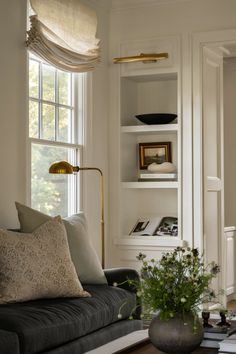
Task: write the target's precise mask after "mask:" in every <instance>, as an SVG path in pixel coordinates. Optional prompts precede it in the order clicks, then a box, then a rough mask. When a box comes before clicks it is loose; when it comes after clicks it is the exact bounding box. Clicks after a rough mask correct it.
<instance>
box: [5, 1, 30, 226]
mask: <svg viewBox="0 0 236 354" xmlns="http://www.w3.org/2000/svg"><path fill="white" fill-rule="evenodd" d="M0 19H1V20H0V43H1V55H0V225H1V226H4V227H9V226H11V227H15V226H16V225H17V215H16V211H15V206H14V201H15V200H19V201H22V202H25V200H26V185H25V178H26V115H27V104H26V97H27V74H26V66H27V61H26V60H27V59H26V58H27V54H26V49H25V28H26V1H24V0H21V1H19V0H8V1H0Z"/></svg>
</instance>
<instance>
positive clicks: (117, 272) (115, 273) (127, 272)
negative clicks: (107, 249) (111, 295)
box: [104, 268, 139, 293]
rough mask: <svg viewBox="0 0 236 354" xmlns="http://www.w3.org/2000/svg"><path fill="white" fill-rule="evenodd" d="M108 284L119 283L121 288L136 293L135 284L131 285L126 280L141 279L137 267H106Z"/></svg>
mask: <svg viewBox="0 0 236 354" xmlns="http://www.w3.org/2000/svg"><path fill="white" fill-rule="evenodd" d="M104 273H105V276H106V278H107V282H108V285H111V286H112V285H113V284H114V283H117V284H118V287H119V288H122V289H125V290H128V291H131V292H132V293H136V288H135V286H134V285H130V284H129V283H128V282H127V281H126V280H135V281H139V274H138V272H137V271H136V270H135V269H131V268H111V269H104Z"/></svg>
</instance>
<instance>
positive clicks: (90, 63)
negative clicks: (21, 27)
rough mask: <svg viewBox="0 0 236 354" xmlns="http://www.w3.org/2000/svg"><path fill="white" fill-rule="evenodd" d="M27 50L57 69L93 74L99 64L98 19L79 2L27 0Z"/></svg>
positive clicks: (74, 0)
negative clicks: (31, 12)
mask: <svg viewBox="0 0 236 354" xmlns="http://www.w3.org/2000/svg"><path fill="white" fill-rule="evenodd" d="M30 5H31V8H32V10H33V11H34V13H35V14H34V15H32V16H30V22H31V27H30V30H29V31H28V32H27V34H28V38H27V46H28V48H29V50H30V51H31V52H32V53H34V54H36V55H37V56H39V57H41V58H42V59H44V60H45V61H47V62H48V63H50V64H51V65H53V66H55V67H57V68H58V69H61V70H64V71H70V72H85V71H89V70H93V69H94V66H95V64H96V63H97V62H98V61H99V40H98V39H97V38H96V31H97V17H96V13H95V12H94V11H93V10H92V9H90V8H89V7H87V6H85V5H84V4H81V3H80V2H79V0H66V1H65V0H30Z"/></svg>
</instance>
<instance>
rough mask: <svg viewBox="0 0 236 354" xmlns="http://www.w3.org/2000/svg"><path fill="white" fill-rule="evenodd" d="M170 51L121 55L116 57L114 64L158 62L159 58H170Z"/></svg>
mask: <svg viewBox="0 0 236 354" xmlns="http://www.w3.org/2000/svg"><path fill="white" fill-rule="evenodd" d="M168 58H169V55H168V53H141V54H139V55H133V56H129V57H120V58H114V59H113V63H114V64H122V63H135V62H140V61H141V62H143V63H156V62H157V61H158V60H162V59H168Z"/></svg>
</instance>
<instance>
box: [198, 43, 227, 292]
mask: <svg viewBox="0 0 236 354" xmlns="http://www.w3.org/2000/svg"><path fill="white" fill-rule="evenodd" d="M202 55H203V58H202V59H203V60H202V134H203V135H202V142H203V238H204V239H203V245H204V252H205V257H206V261H207V262H211V261H215V262H217V263H218V264H219V265H223V264H224V252H225V250H224V238H223V237H224V205H223V204H224V184H223V166H224V161H223V149H224V142H223V58H222V56H221V54H219V51H215V50H214V49H212V48H208V47H203V51H202ZM221 268H223V267H221ZM223 284H224V274H223V272H222V273H221V274H220V276H219V277H218V279H217V281H215V283H214V288H215V290H219V288H222V285H223Z"/></svg>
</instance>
